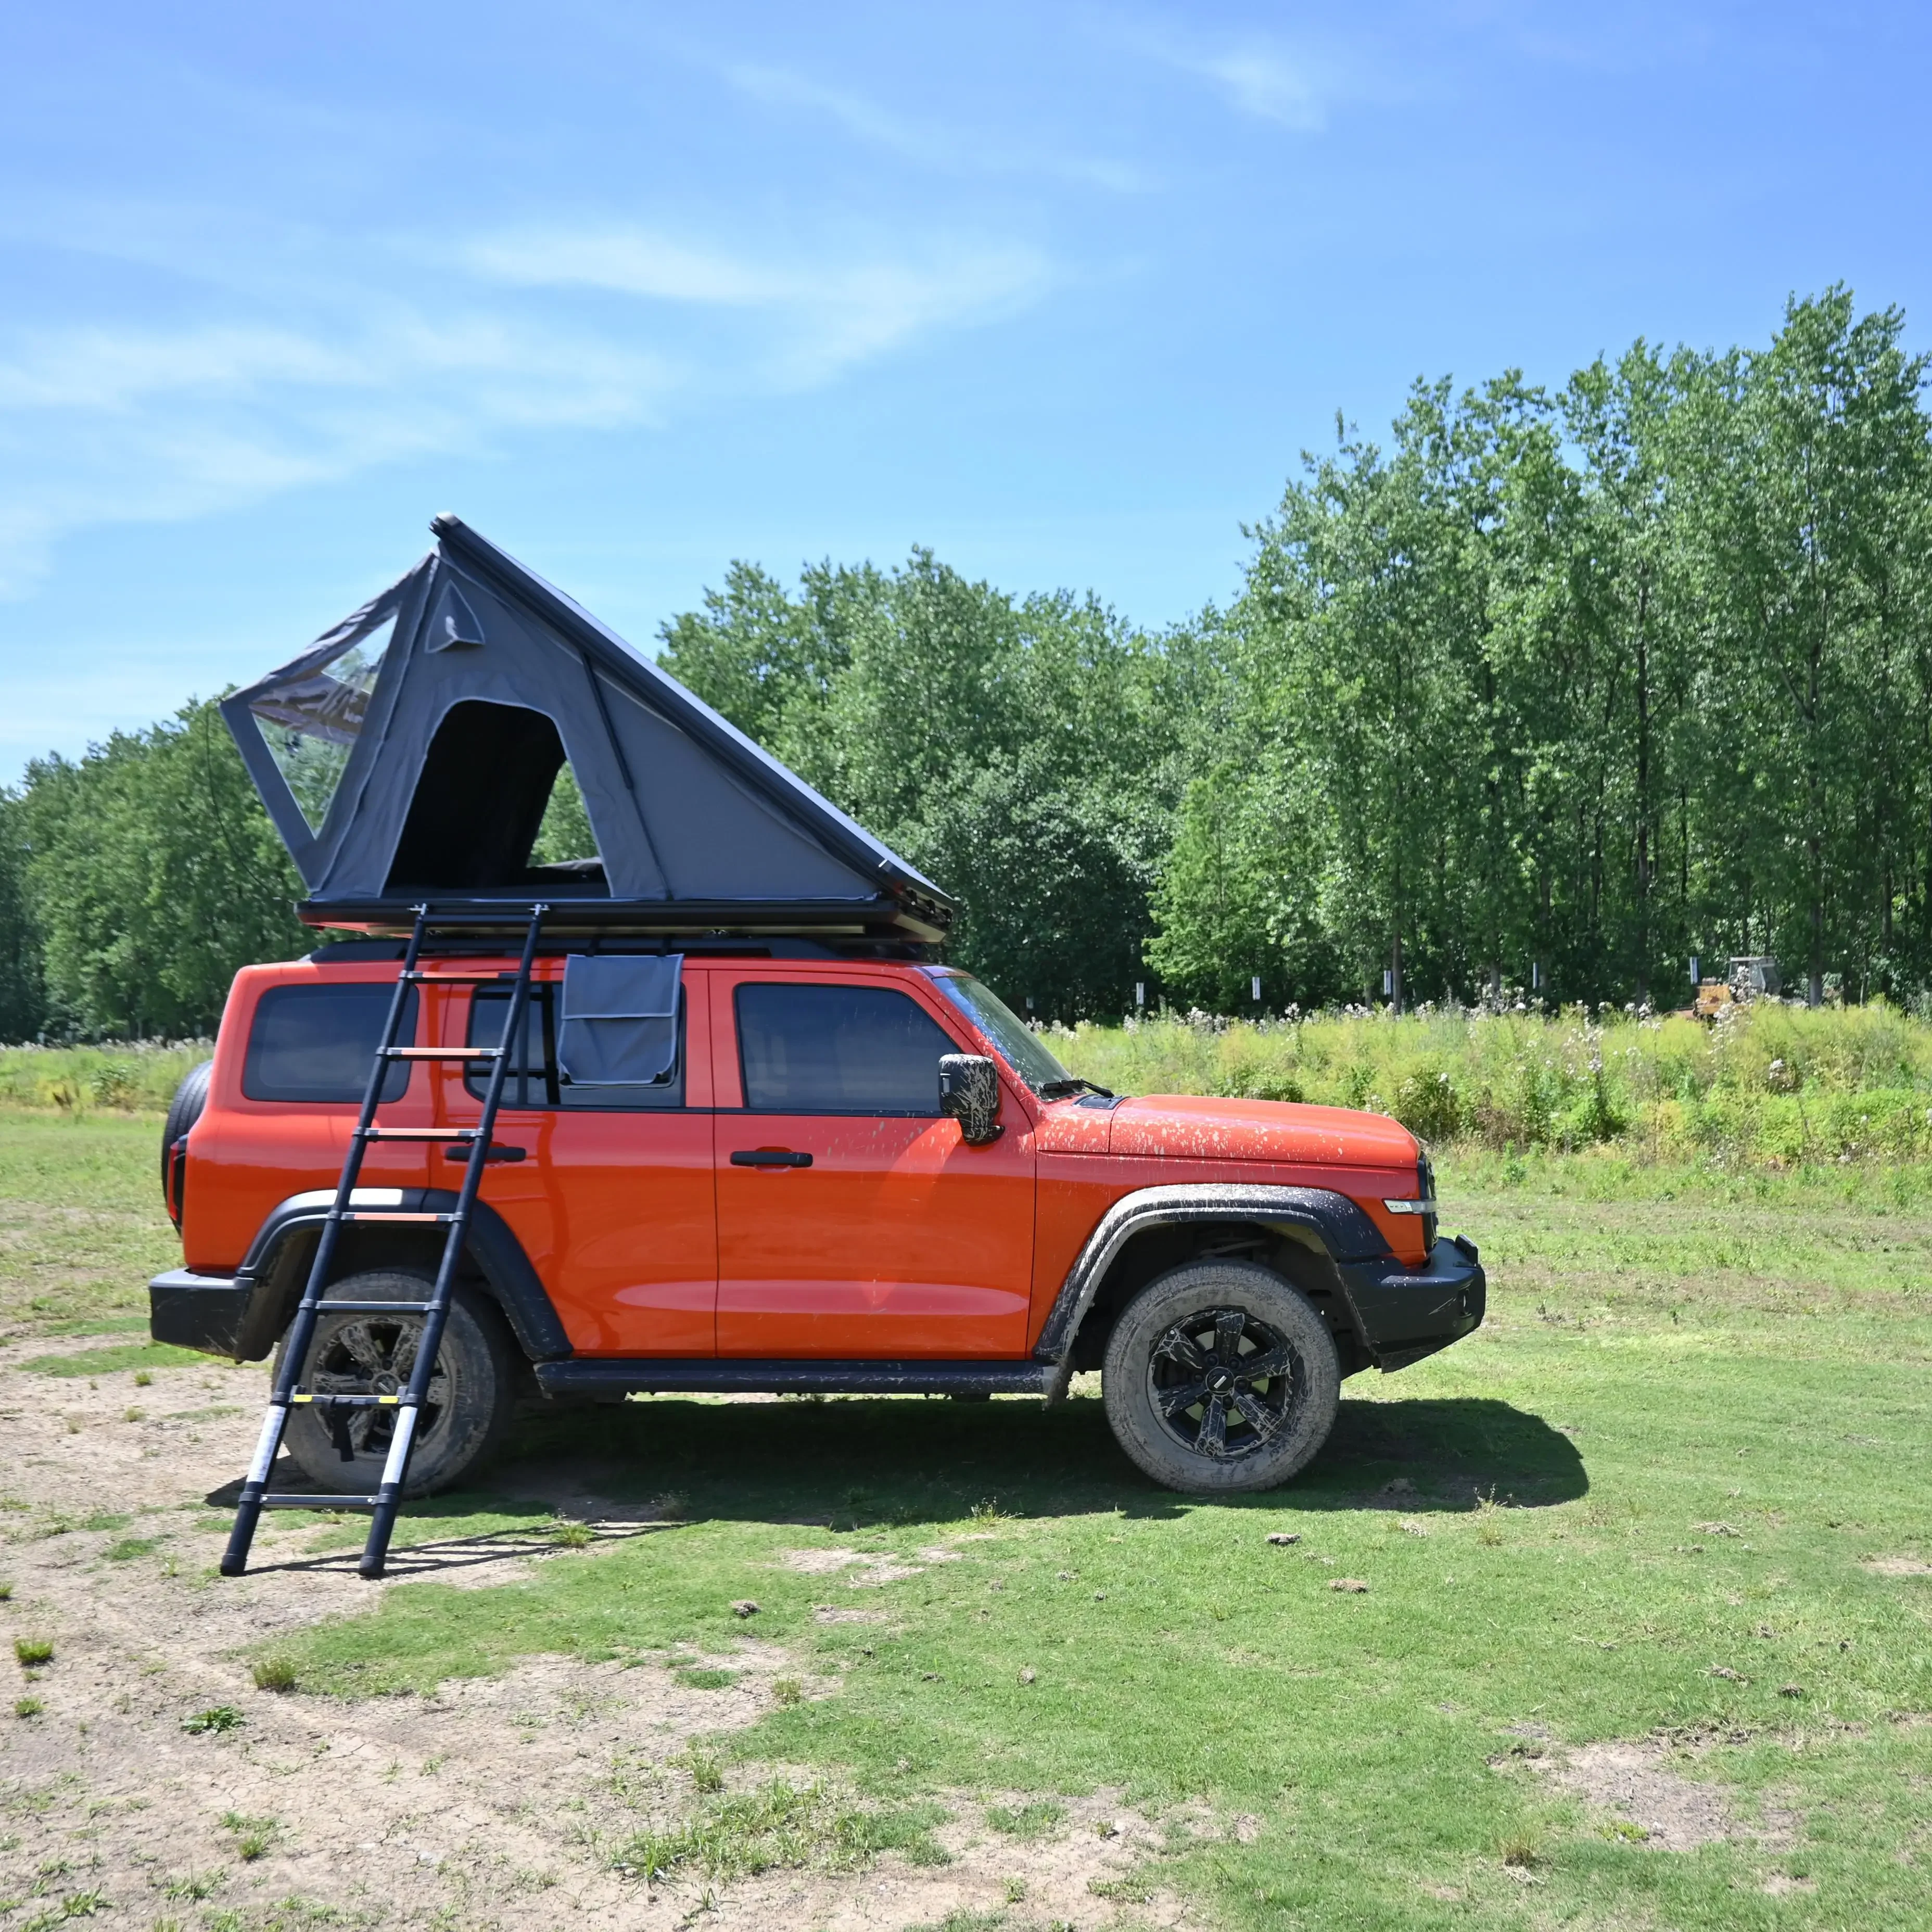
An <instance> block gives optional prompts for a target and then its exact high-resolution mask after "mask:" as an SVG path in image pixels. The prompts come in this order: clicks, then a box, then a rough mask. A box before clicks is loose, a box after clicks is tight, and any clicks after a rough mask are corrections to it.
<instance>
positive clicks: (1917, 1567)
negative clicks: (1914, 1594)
mask: <svg viewBox="0 0 1932 1932" xmlns="http://www.w3.org/2000/svg"><path fill="white" fill-rule="evenodd" d="M1864 1567H1865V1568H1867V1570H1871V1571H1876V1573H1877V1574H1879V1576H1881V1577H1932V1563H1927V1562H1926V1561H1925V1559H1924V1558H1923V1557H1922V1556H1867V1558H1866V1559H1865V1563H1864Z"/></svg>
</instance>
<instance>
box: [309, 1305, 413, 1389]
mask: <svg viewBox="0 0 1932 1932" xmlns="http://www.w3.org/2000/svg"><path fill="white" fill-rule="evenodd" d="M311 1306H312V1307H314V1309H315V1310H316V1311H317V1313H319V1314H323V1315H388V1314H392V1313H393V1314H396V1315H427V1314H428V1313H429V1312H430V1310H431V1309H432V1308H434V1307H435V1306H436V1304H435V1303H434V1302H433V1301H318V1302H315V1303H313V1304H311ZM304 1399H305V1400H306V1398H304Z"/></svg>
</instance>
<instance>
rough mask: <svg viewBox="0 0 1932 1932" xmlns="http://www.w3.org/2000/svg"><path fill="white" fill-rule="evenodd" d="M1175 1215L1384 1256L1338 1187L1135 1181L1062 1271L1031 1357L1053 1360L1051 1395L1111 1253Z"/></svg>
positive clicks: (1069, 1363)
mask: <svg viewBox="0 0 1932 1932" xmlns="http://www.w3.org/2000/svg"><path fill="white" fill-rule="evenodd" d="M1178 1221H1260V1222H1263V1223H1267V1224H1268V1225H1270V1226H1276V1227H1282V1226H1289V1227H1298V1228H1306V1229H1308V1230H1309V1231H1310V1232H1311V1233H1312V1234H1313V1235H1315V1236H1316V1238H1317V1239H1318V1240H1319V1241H1320V1242H1321V1244H1322V1247H1323V1249H1324V1250H1325V1251H1326V1252H1327V1253H1328V1256H1329V1258H1330V1259H1331V1260H1333V1261H1335V1262H1353V1261H1373V1260H1378V1259H1383V1258H1385V1257H1387V1256H1388V1253H1389V1249H1388V1244H1387V1243H1386V1242H1385V1241H1384V1240H1383V1239H1382V1235H1381V1234H1380V1232H1379V1231H1378V1230H1377V1229H1376V1224H1375V1223H1373V1221H1371V1220H1370V1219H1369V1217H1367V1215H1366V1214H1364V1213H1363V1212H1362V1211H1361V1208H1358V1207H1357V1206H1356V1205H1355V1203H1354V1202H1352V1201H1351V1200H1350V1199H1349V1197H1348V1196H1346V1194H1337V1193H1334V1191H1333V1190H1331V1189H1328V1188H1325V1187H1266V1186H1262V1185H1259V1184H1257V1185H1253V1186H1247V1185H1242V1184H1225V1183H1221V1182H1211V1181H1203V1182H1199V1183H1194V1184H1180V1185H1177V1186H1172V1187H1143V1188H1140V1189H1138V1190H1136V1192H1134V1193H1132V1194H1127V1195H1124V1196H1121V1199H1119V1200H1118V1201H1116V1202H1115V1203H1114V1205H1113V1206H1112V1207H1111V1208H1109V1209H1108V1210H1107V1211H1106V1214H1103V1215H1102V1216H1101V1217H1100V1224H1099V1226H1097V1227H1096V1228H1095V1229H1094V1232H1093V1233H1092V1234H1091V1235H1088V1238H1087V1243H1086V1245H1085V1247H1083V1248H1082V1250H1080V1253H1079V1256H1077V1257H1076V1259H1075V1261H1074V1263H1073V1266H1072V1267H1071V1268H1069V1269H1068V1270H1067V1279H1066V1280H1065V1281H1064V1282H1063V1283H1061V1289H1060V1292H1059V1294H1058V1295H1057V1296H1056V1297H1055V1299H1054V1304H1053V1307H1052V1312H1051V1313H1049V1315H1048V1316H1047V1318H1046V1325H1045V1327H1043V1328H1042V1329H1041V1330H1040V1340H1039V1341H1038V1343H1036V1344H1035V1346H1034V1358H1035V1359H1036V1360H1037V1361H1046V1362H1052V1363H1055V1364H1058V1373H1056V1374H1055V1376H1054V1378H1053V1380H1052V1384H1051V1385H1050V1386H1049V1388H1048V1391H1047V1394H1046V1399H1047V1400H1048V1401H1049V1402H1058V1400H1060V1399H1061V1397H1063V1396H1064V1395H1065V1394H1066V1393H1067V1385H1068V1384H1069V1383H1070V1382H1071V1381H1072V1380H1073V1338H1074V1337H1075V1336H1076V1335H1077V1334H1079V1331H1080V1324H1081V1322H1082V1320H1083V1319H1085V1316H1086V1313H1087V1311H1088V1309H1089V1308H1090V1307H1092V1306H1093V1303H1094V1297H1095V1295H1097V1294H1099V1292H1100V1284H1101V1283H1103V1281H1105V1280H1106V1278H1107V1271H1108V1270H1109V1268H1112V1266H1113V1265H1114V1262H1115V1258H1116V1257H1117V1256H1118V1255H1119V1253H1120V1252H1121V1250H1122V1249H1123V1248H1124V1247H1126V1246H1127V1243H1128V1241H1130V1239H1132V1238H1133V1236H1134V1235H1137V1234H1139V1233H1141V1232H1142V1231H1143V1230H1145V1229H1148V1228H1151V1227H1156V1226H1160V1225H1162V1224H1163V1223H1173V1222H1178Z"/></svg>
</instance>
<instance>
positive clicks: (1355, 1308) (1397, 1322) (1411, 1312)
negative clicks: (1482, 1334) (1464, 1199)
mask: <svg viewBox="0 0 1932 1932" xmlns="http://www.w3.org/2000/svg"><path fill="white" fill-rule="evenodd" d="M1337 1268H1338V1270H1339V1271H1340V1274H1341V1277H1342V1286H1343V1292H1345V1293H1346V1295H1347V1296H1348V1298H1349V1308H1350V1310H1351V1311H1352V1313H1353V1314H1354V1316H1355V1328H1356V1331H1357V1332H1358V1334H1360V1335H1361V1338H1362V1340H1363V1343H1364V1345H1365V1346H1367V1349H1368V1351H1369V1353H1370V1355H1371V1356H1372V1357H1373V1358H1374V1361H1375V1364H1376V1367H1378V1368H1379V1369H1381V1370H1383V1371H1384V1372H1385V1373H1391V1372H1392V1371H1394V1370H1397V1369H1406V1368H1407V1367H1409V1364H1410V1363H1412V1362H1419V1361H1421V1360H1422V1358H1423V1357H1424V1356H1425V1355H1434V1354H1435V1353H1436V1351H1437V1350H1438V1349H1446V1348H1448V1346H1449V1345H1450V1343H1451V1342H1460V1340H1462V1339H1463V1337H1464V1336H1465V1335H1466V1334H1469V1333H1470V1331H1472V1330H1473V1329H1475V1328H1478V1327H1479V1326H1480V1325H1481V1322H1482V1319H1483V1310H1484V1307H1485V1306H1486V1305H1487V1302H1488V1299H1489V1278H1488V1277H1487V1276H1486V1275H1485V1274H1484V1272H1483V1265H1482V1263H1481V1261H1480V1260H1479V1259H1478V1256H1477V1253H1476V1244H1475V1242H1474V1241H1469V1240H1468V1239H1466V1238H1465V1237H1464V1236H1463V1235H1450V1236H1445V1237H1444V1238H1442V1239H1441V1240H1439V1241H1437V1242H1436V1245H1435V1247H1433V1249H1432V1250H1430V1256H1429V1259H1428V1262H1427V1264H1426V1265H1424V1267H1423V1268H1420V1269H1417V1268H1412V1267H1411V1266H1410V1265H1409V1264H1408V1263H1406V1262H1399V1261H1395V1260H1393V1259H1387V1260H1382V1261H1373V1262H1338V1263H1337Z"/></svg>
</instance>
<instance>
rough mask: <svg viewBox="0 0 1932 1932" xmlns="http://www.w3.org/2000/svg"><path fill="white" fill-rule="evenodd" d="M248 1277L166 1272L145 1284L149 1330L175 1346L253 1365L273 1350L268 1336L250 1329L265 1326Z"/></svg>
mask: <svg viewBox="0 0 1932 1932" xmlns="http://www.w3.org/2000/svg"><path fill="white" fill-rule="evenodd" d="M256 1286H257V1284H256V1282H255V1280H254V1277H253V1276H251V1275H247V1274H242V1275H225V1274H196V1273H195V1272H194V1271H193V1269H191V1268H170V1269H169V1271H168V1272H167V1273H166V1274H157V1275H156V1276H155V1277H154V1280H152V1281H151V1282H149V1283H148V1334H151V1335H152V1336H153V1337H154V1340H156V1341H157V1342H166V1343H169V1344H171V1345H172V1346H173V1347H175V1348H177V1349H199V1350H200V1352H202V1354H203V1355H226V1356H227V1357H228V1358H229V1360H230V1361H237V1362H257V1361H260V1360H261V1358H263V1356H264V1355H266V1354H267V1353H268V1352H269V1350H270V1349H272V1348H273V1347H274V1346H275V1337H274V1335H273V1334H263V1335H259V1336H258V1335H257V1334H256V1333H255V1332H254V1331H256V1330H257V1329H258V1328H266V1326H267V1324H266V1322H263V1321H262V1320H261V1319H260V1317H259V1316H257V1312H256V1301H257V1295H256Z"/></svg>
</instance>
